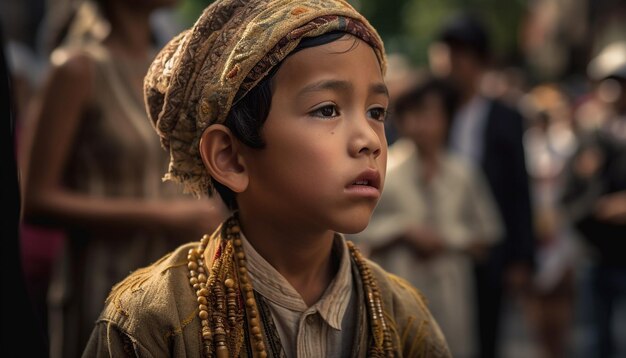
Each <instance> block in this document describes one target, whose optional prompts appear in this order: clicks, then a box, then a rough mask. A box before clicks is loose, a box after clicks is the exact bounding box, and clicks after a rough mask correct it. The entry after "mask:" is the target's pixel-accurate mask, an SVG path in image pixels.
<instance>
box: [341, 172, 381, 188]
mask: <svg viewBox="0 0 626 358" xmlns="http://www.w3.org/2000/svg"><path fill="white" fill-rule="evenodd" d="M353 186H366V187H373V188H375V189H376V190H378V189H379V188H380V174H378V171H377V170H374V169H367V170H365V171H364V172H362V173H361V174H360V175H359V176H358V177H357V178H356V179H355V180H353V181H352V182H350V184H348V187H353Z"/></svg>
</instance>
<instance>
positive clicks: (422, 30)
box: [179, 0, 527, 65]
mask: <svg viewBox="0 0 626 358" xmlns="http://www.w3.org/2000/svg"><path fill="white" fill-rule="evenodd" d="M211 2H212V1H211V0H184V1H183V2H182V4H181V7H180V10H179V11H180V15H181V18H182V19H183V21H184V22H186V25H191V24H193V22H194V21H195V20H196V19H197V18H198V16H199V15H200V13H201V12H202V10H203V9H204V8H205V7H206V6H207V5H208V4H210V3H211ZM349 2H350V3H352V4H353V5H354V6H355V7H356V8H357V9H358V10H359V11H360V12H361V13H363V15H365V17H367V19H368V20H369V21H370V22H371V23H372V25H374V27H375V28H376V29H377V30H378V32H379V33H380V35H381V36H382V37H383V40H384V41H385V46H386V49H387V51H388V52H400V53H404V54H406V55H408V56H409V57H410V58H411V59H412V61H413V62H414V64H416V65H426V64H427V54H426V51H427V48H428V45H429V44H430V43H431V42H432V41H433V39H434V38H435V37H436V36H437V33H438V31H439V29H440V28H441V26H442V25H443V24H444V22H445V21H446V19H448V18H449V17H450V16H452V15H454V14H455V13H457V12H459V11H472V12H473V13H475V14H477V15H478V16H480V17H481V18H482V19H483V20H484V21H485V23H486V25H487V26H488V29H489V32H490V36H491V45H492V48H493V50H494V52H495V55H496V56H497V57H498V58H510V57H512V56H515V55H516V53H517V39H518V31H519V30H518V29H519V24H520V20H521V17H522V14H523V11H524V8H525V6H526V2H527V1H526V0H507V1H503V0H349Z"/></svg>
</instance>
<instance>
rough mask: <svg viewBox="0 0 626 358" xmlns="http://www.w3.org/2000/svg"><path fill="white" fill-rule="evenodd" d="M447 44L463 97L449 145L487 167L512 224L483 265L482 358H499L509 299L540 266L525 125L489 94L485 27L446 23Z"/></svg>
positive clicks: (479, 273) (467, 20) (459, 20)
mask: <svg viewBox="0 0 626 358" xmlns="http://www.w3.org/2000/svg"><path fill="white" fill-rule="evenodd" d="M439 46H442V47H444V48H445V51H443V52H441V51H440V53H444V54H445V56H443V61H444V62H443V66H442V67H440V68H434V70H435V71H437V70H439V72H440V73H441V71H440V70H441V68H443V70H444V71H445V72H447V73H445V75H446V76H447V77H448V78H449V80H450V81H451V82H452V83H453V84H455V86H457V87H458V91H459V93H460V94H461V101H460V106H459V109H458V110H457V113H456V114H455V116H454V119H453V122H452V126H451V132H450V136H449V145H450V147H451V149H452V150H453V151H454V152H456V153H457V154H460V155H461V156H462V157H464V158H465V159H466V160H467V161H469V162H470V163H472V164H474V165H475V166H476V167H479V168H481V169H482V170H483V172H484V174H485V177H486V178H487V181H488V184H489V187H490V189H491V191H492V193H493V196H494V198H495V200H496V203H497V207H498V209H499V211H500V214H501V217H502V219H503V221H504V226H505V234H504V237H503V238H502V240H500V243H499V244H497V245H495V246H494V247H492V248H491V249H490V250H489V252H486V253H485V255H484V256H483V257H484V259H483V260H477V261H476V263H475V272H476V282H477V295H478V299H477V302H478V321H479V337H480V347H481V348H480V352H481V353H480V355H479V356H480V357H484V358H489V357H496V356H498V345H497V342H498V338H499V337H498V331H499V326H500V324H499V323H500V322H499V321H500V311H501V303H502V295H503V292H504V289H505V288H508V289H510V290H512V291H513V292H512V293H513V294H516V293H521V292H524V290H525V289H526V288H527V286H528V285H529V282H530V275H531V272H532V268H533V266H534V264H533V262H534V235H533V229H532V223H531V221H532V219H531V218H532V215H531V205H530V191H529V180H528V174H527V171H526V164H525V158H524V148H523V145H522V136H523V120H522V116H521V115H520V114H519V112H517V111H516V110H515V109H513V108H510V107H509V106H507V105H505V104H504V103H502V102H500V101H498V100H494V99H489V98H486V97H484V96H482V95H481V93H480V83H481V80H482V77H483V74H484V72H485V70H486V69H487V65H488V62H489V40H488V34H487V31H486V30H485V27H484V26H483V24H482V23H481V22H480V21H479V20H478V19H477V18H476V17H473V16H471V15H468V14H462V15H459V16H457V17H455V18H453V19H452V20H451V21H450V22H448V23H447V24H446V25H444V27H443V29H442V31H441V32H440V36H439ZM439 64H441V63H439Z"/></svg>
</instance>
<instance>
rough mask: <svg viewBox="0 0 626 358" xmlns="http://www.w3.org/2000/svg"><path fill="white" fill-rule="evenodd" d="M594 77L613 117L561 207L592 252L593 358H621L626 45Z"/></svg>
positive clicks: (571, 169)
mask: <svg viewBox="0 0 626 358" xmlns="http://www.w3.org/2000/svg"><path fill="white" fill-rule="evenodd" d="M588 73H589V77H590V78H591V79H593V80H596V81H597V82H598V91H600V92H604V93H603V94H601V97H603V98H604V100H605V101H606V102H607V103H609V104H610V109H611V115H609V116H608V117H607V119H606V120H605V121H604V122H603V123H602V124H601V125H599V126H598V127H596V128H595V129H594V130H589V131H588V132H587V133H586V134H585V135H583V136H581V138H580V146H579V148H578V150H577V152H576V154H575V155H574V156H573V157H572V159H571V160H570V162H569V163H568V166H567V168H566V171H567V172H566V181H565V187H564V191H563V194H562V197H561V204H562V205H563V209H564V211H565V212H566V213H567V215H568V218H569V220H571V222H572V224H573V225H574V227H575V229H576V230H577V231H578V232H579V233H580V235H581V236H582V238H583V239H584V241H585V242H586V243H587V246H588V247H589V248H590V249H591V253H592V262H593V263H592V267H591V272H590V280H591V294H592V298H593V301H592V305H591V306H592V308H591V309H592V311H593V318H594V325H595V327H594V328H595V334H596V337H595V347H593V349H592V352H589V355H588V356H594V357H602V358H604V357H613V356H616V354H617V352H616V349H615V347H616V345H615V342H616V339H617V333H618V332H616V331H615V330H614V329H613V328H612V327H617V323H618V321H619V324H622V325H623V324H624V323H625V322H626V317H625V315H624V312H626V310H625V309H624V302H625V301H624V300H625V299H626V256H625V253H626V42H618V43H614V44H611V45H609V46H607V47H606V48H605V49H604V50H602V51H601V53H600V54H599V55H598V56H597V57H596V58H595V59H594V60H592V61H591V63H590V64H589V69H588ZM620 305H621V306H620ZM620 307H621V308H622V309H621V310H620ZM618 312H621V315H620V316H618V315H617V314H618ZM622 353H624V352H622Z"/></svg>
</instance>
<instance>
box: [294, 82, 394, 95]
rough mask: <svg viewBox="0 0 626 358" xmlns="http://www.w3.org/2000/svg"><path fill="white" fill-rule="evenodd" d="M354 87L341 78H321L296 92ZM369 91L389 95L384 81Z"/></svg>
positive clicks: (338, 89) (348, 89) (372, 86)
mask: <svg viewBox="0 0 626 358" xmlns="http://www.w3.org/2000/svg"><path fill="white" fill-rule="evenodd" d="M353 88H354V85H352V83H350V82H348V81H341V80H322V81H319V82H315V83H312V84H310V85H307V86H305V87H304V88H303V89H301V90H300V91H299V92H298V95H297V96H298V97H300V96H302V95H305V94H307V93H310V92H319V91H324V90H334V91H351V90H352V89H353ZM369 91H370V92H371V93H375V94H383V95H385V96H387V97H389V90H387V86H385V84H384V83H376V84H373V85H371V86H370V88H369Z"/></svg>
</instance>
